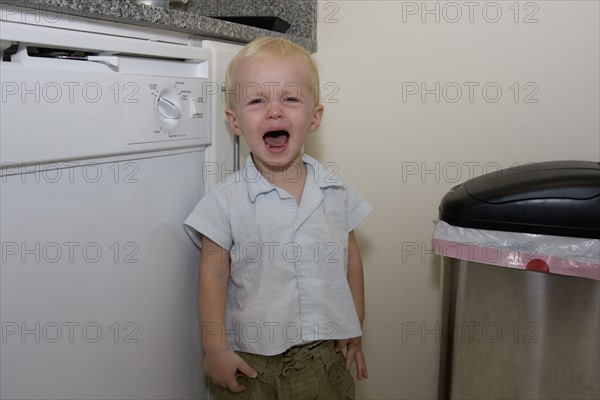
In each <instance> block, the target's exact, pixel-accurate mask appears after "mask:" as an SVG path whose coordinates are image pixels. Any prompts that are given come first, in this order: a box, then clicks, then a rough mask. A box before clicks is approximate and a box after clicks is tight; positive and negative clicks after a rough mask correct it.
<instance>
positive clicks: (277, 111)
mask: <svg viewBox="0 0 600 400" xmlns="http://www.w3.org/2000/svg"><path fill="white" fill-rule="evenodd" d="M282 116H283V111H282V110H281V108H280V107H279V105H277V104H275V103H272V104H271V107H269V111H268V112H267V117H268V118H273V119H277V118H281V117H282Z"/></svg>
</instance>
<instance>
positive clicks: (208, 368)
mask: <svg viewBox="0 0 600 400" xmlns="http://www.w3.org/2000/svg"><path fill="white" fill-rule="evenodd" d="M237 371H240V372H241V373H243V374H244V375H247V376H248V377H250V378H256V376H257V372H256V371H255V370H254V369H253V368H252V367H251V366H250V365H248V363H246V362H245V361H244V360H243V359H242V358H241V357H240V356H238V355H237V354H235V352H234V351H232V350H231V349H227V350H224V351H220V352H211V353H207V354H206V355H205V357H204V372H205V373H206V375H208V376H209V377H210V378H211V379H212V381H213V382H214V383H215V384H216V385H219V386H222V387H226V388H229V390H231V391H232V392H234V393H237V392H241V391H243V390H244V389H246V386H244V385H240V384H239V383H238V381H237V379H236V377H235V374H236V372H237Z"/></svg>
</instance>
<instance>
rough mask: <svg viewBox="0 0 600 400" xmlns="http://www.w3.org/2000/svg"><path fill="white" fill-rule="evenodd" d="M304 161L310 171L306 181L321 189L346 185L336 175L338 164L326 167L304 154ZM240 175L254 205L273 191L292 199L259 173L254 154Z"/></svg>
mask: <svg viewBox="0 0 600 400" xmlns="http://www.w3.org/2000/svg"><path fill="white" fill-rule="evenodd" d="M302 161H303V162H304V164H306V166H307V168H308V169H309V171H308V176H307V178H306V179H307V180H308V179H311V180H313V181H314V182H315V184H316V185H317V186H318V187H320V188H321V189H325V188H329V187H339V186H343V185H344V182H343V181H342V180H341V179H340V178H339V177H338V176H337V175H336V174H335V172H337V165H336V164H334V163H328V164H327V166H324V165H322V164H321V163H320V162H318V161H317V160H315V159H314V158H312V157H310V156H308V155H306V154H304V153H303V154H302ZM240 173H241V174H242V176H241V178H242V179H243V180H244V181H245V182H246V187H247V188H248V195H249V196H250V200H251V201H252V202H253V203H254V201H255V200H256V197H257V196H258V195H259V194H263V193H268V192H271V191H273V190H275V191H277V193H278V194H279V196H280V197H281V198H282V199H284V198H291V196H290V195H289V194H288V193H287V192H285V191H284V190H282V189H280V188H278V187H277V186H275V185H273V184H272V183H271V182H269V181H268V180H267V179H266V178H265V177H264V176H262V175H261V174H260V173H259V172H258V170H257V169H256V166H255V165H254V161H253V160H252V154H249V155H248V158H246V164H245V165H244V168H242V170H241V171H240Z"/></svg>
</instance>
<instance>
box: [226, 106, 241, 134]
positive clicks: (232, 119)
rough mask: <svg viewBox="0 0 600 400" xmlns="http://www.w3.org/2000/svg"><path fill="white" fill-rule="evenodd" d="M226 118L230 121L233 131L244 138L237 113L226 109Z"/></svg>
mask: <svg viewBox="0 0 600 400" xmlns="http://www.w3.org/2000/svg"><path fill="white" fill-rule="evenodd" d="M225 116H226V117H227V120H228V121H229V126H231V130H233V133H235V134H236V135H238V136H242V128H240V125H239V124H238V122H237V118H236V116H235V112H234V111H233V110H232V109H231V108H227V109H225Z"/></svg>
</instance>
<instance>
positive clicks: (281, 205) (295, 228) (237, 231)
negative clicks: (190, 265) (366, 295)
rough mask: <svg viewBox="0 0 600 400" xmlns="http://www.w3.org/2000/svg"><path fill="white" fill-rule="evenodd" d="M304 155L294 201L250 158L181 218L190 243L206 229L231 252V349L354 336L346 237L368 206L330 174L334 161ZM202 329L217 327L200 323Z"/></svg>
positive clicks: (260, 349) (265, 350)
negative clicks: (302, 174) (298, 196)
mask: <svg viewBox="0 0 600 400" xmlns="http://www.w3.org/2000/svg"><path fill="white" fill-rule="evenodd" d="M302 160H303V161H304V163H305V164H306V166H307V171H308V175H307V177H306V184H305V186H304V191H303V193H302V198H301V201H300V205H298V204H297V202H296V200H295V198H294V197H293V196H291V195H290V194H289V193H287V192H286V191H285V190H283V189H281V188H279V187H276V186H274V185H273V184H272V183H270V182H269V181H268V180H267V179H265V178H264V177H263V176H262V175H260V173H259V172H258V171H257V169H256V167H255V166H254V163H253V162H252V158H251V157H250V156H249V157H248V160H247V163H246V165H245V166H244V168H243V169H241V170H240V171H237V172H236V173H235V174H234V175H231V176H229V177H228V178H227V179H226V180H225V181H224V182H222V183H220V184H218V185H217V186H215V187H214V188H213V190H212V191H211V192H210V193H208V194H207V195H206V196H205V197H204V198H203V199H202V200H201V201H200V202H199V203H198V205H197V206H196V207H195V208H194V210H193V211H192V213H191V214H190V215H189V216H188V218H187V219H186V220H185V227H186V229H187V230H188V233H190V235H191V237H192V238H193V239H194V241H195V242H196V243H198V242H199V239H200V237H201V235H206V236H207V237H208V238H210V239H211V240H212V241H214V242H215V243H217V244H218V245H220V246H221V247H223V248H224V249H226V250H228V251H229V253H230V259H231V267H230V276H229V284H228V288H227V306H226V312H225V325H226V334H227V339H228V341H229V344H230V346H231V348H232V349H233V350H234V351H243V352H248V353H255V354H262V355H275V354H279V353H282V352H284V351H285V350H286V349H288V348H289V347H291V346H295V345H298V344H302V343H307V342H311V341H314V340H327V339H347V338H351V337H357V336H361V335H362V331H361V327H360V323H359V320H358V316H357V314H356V308H355V306H354V302H353V300H352V294H351V292H350V288H349V285H348V280H347V273H348V235H349V233H350V232H351V231H352V230H353V229H354V228H356V226H358V225H359V224H360V223H361V222H362V221H363V219H364V218H365V217H366V216H367V215H368V214H369V213H370V211H371V206H370V205H369V204H368V203H367V202H366V201H364V200H363V199H362V198H361V197H360V196H359V195H358V193H356V192H355V191H354V189H352V188H351V187H350V186H348V185H347V184H345V183H344V182H343V181H342V180H341V179H339V178H338V177H337V176H336V175H335V173H334V171H335V169H336V168H334V167H335V165H328V167H325V166H323V165H321V164H320V163H319V162H317V161H316V160H314V159H313V158H311V157H309V156H307V155H302ZM290 175H292V174H290ZM295 178H296V177H295V176H290V177H289V179H295ZM205 251H210V249H205ZM203 333H204V335H207V334H222V333H223V332H222V327H217V326H214V325H213V326H211V325H210V323H208V324H206V325H205V326H204V327H203Z"/></svg>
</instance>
